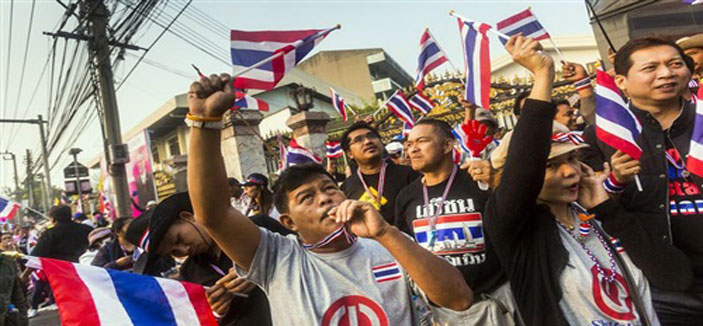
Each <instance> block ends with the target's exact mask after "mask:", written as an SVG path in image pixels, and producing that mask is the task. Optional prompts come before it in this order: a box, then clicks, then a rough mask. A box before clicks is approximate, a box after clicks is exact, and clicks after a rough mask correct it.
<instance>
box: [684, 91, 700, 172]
mask: <svg viewBox="0 0 703 326" xmlns="http://www.w3.org/2000/svg"><path fill="white" fill-rule="evenodd" d="M686 169H687V170H688V171H689V172H691V173H693V174H695V175H697V176H699V177H703V98H700V97H699V98H698V99H697V100H696V119H695V121H694V123H693V134H692V135H691V146H690V147H689V150H688V158H687V159H686Z"/></svg>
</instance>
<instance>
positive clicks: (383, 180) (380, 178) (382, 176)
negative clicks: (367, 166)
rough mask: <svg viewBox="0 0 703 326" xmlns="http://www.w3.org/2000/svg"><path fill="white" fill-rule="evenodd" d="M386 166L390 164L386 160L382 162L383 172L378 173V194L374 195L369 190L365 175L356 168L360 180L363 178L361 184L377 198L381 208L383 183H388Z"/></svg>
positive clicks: (369, 192)
mask: <svg viewBox="0 0 703 326" xmlns="http://www.w3.org/2000/svg"><path fill="white" fill-rule="evenodd" d="M386 167H388V165H387V164H386V161H383V163H382V164H381V173H380V174H379V175H378V185H376V190H377V191H378V196H374V195H373V194H372V193H371V191H370V190H369V187H368V186H367V185H366V181H364V176H363V175H362V174H361V169H360V168H359V169H356V174H357V175H358V176H359V180H361V184H362V185H363V186H364V191H366V192H367V193H368V194H369V195H371V196H373V197H374V198H375V199H376V203H377V204H378V208H379V209H380V208H381V199H382V198H383V185H384V184H385V183H386Z"/></svg>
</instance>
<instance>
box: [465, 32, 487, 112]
mask: <svg viewBox="0 0 703 326" xmlns="http://www.w3.org/2000/svg"><path fill="white" fill-rule="evenodd" d="M474 27H476V26H473V25H472V27H471V28H474ZM478 27H480V26H478ZM467 29H468V28H467ZM475 31H476V42H475V44H474V49H473V50H474V52H473V53H474V55H473V58H472V59H473V61H474V65H473V71H471V72H470V73H471V74H472V76H471V78H472V79H473V80H474V87H473V88H474V99H476V102H479V101H481V88H482V87H481V86H482V85H481V53H480V52H481V41H482V40H483V34H481V32H479V30H478V29H475ZM474 104H475V105H476V106H481V103H474ZM486 109H488V108H486Z"/></svg>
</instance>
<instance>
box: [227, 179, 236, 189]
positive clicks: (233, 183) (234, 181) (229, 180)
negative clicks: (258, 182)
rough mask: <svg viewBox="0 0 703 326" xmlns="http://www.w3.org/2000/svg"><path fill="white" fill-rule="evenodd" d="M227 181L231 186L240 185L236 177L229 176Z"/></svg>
mask: <svg viewBox="0 0 703 326" xmlns="http://www.w3.org/2000/svg"><path fill="white" fill-rule="evenodd" d="M227 183H228V184H229V186H230V187H231V186H234V185H239V180H237V179H235V178H227Z"/></svg>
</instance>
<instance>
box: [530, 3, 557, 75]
mask: <svg viewBox="0 0 703 326" xmlns="http://www.w3.org/2000/svg"><path fill="white" fill-rule="evenodd" d="M527 11H529V12H530V13H531V14H532V16H534V17H535V19H537V15H535V13H533V12H532V7H529V6H528V7H527ZM537 20H539V19H537ZM540 25H541V24H540ZM542 28H544V27H542ZM549 42H550V43H552V47H553V48H554V51H555V52H556V53H557V56H559V61H561V63H565V62H566V61H565V60H564V56H563V55H561V51H559V47H557V44H556V43H554V40H552V36H551V35H549Z"/></svg>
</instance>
